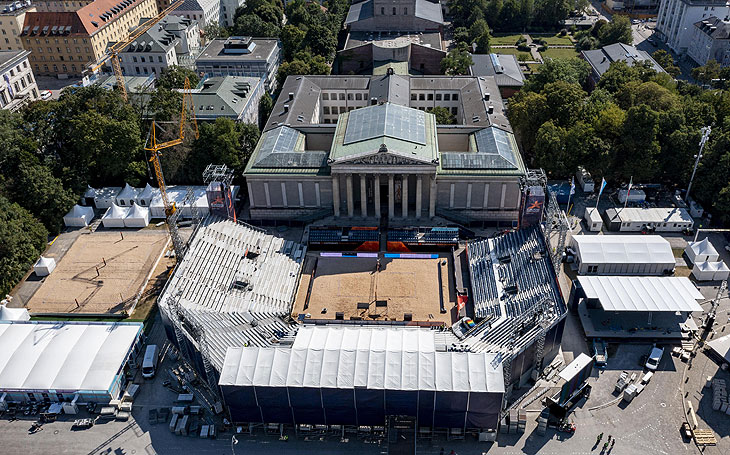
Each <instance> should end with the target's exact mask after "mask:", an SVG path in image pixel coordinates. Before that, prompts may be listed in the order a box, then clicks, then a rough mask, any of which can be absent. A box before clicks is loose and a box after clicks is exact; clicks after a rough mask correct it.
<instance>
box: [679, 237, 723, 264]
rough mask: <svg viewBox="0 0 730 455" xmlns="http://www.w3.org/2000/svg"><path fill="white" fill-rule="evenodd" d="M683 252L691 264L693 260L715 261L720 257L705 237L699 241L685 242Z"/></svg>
mask: <svg viewBox="0 0 730 455" xmlns="http://www.w3.org/2000/svg"><path fill="white" fill-rule="evenodd" d="M684 252H685V253H686V254H687V257H688V258H689V260H690V261H691V262H692V263H693V264H694V263H695V262H707V261H710V262H713V261H717V260H718V258H719V257H720V255H719V254H718V252H717V250H716V249H715V247H714V246H713V245H712V243H711V242H710V240H709V239H708V238H707V237H705V238H704V239H702V240H700V241H699V242H687V247H686V248H685V249H684Z"/></svg>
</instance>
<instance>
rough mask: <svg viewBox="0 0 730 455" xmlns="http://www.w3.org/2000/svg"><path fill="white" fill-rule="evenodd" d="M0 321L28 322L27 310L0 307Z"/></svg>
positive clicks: (28, 314)
mask: <svg viewBox="0 0 730 455" xmlns="http://www.w3.org/2000/svg"><path fill="white" fill-rule="evenodd" d="M0 321H30V313H28V309H27V308H8V307H7V306H5V305H0Z"/></svg>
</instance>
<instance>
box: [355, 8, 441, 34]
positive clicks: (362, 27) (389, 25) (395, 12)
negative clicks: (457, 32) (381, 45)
mask: <svg viewBox="0 0 730 455" xmlns="http://www.w3.org/2000/svg"><path fill="white" fill-rule="evenodd" d="M443 25H444V15H443V12H442V11H441V3H440V2H439V1H434V2H432V1H429V0H364V1H353V2H352V6H350V10H349V11H348V13H347V18H346V19H345V26H346V27H349V28H350V30H351V31H364V32H380V31H385V32H392V31H400V32H426V31H438V32H442V31H443Z"/></svg>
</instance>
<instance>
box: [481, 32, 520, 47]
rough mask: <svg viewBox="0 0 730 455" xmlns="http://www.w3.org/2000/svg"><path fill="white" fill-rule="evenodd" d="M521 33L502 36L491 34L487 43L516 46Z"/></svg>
mask: <svg viewBox="0 0 730 455" xmlns="http://www.w3.org/2000/svg"><path fill="white" fill-rule="evenodd" d="M521 37H522V35H503V36H492V37H490V38H489V44H491V45H492V46H516V45H517V40H518V39H520V38H521Z"/></svg>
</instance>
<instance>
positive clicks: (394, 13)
mask: <svg viewBox="0 0 730 455" xmlns="http://www.w3.org/2000/svg"><path fill="white" fill-rule="evenodd" d="M396 14H398V13H396V12H395V6H394V7H393V16H395V15H396Z"/></svg>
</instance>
